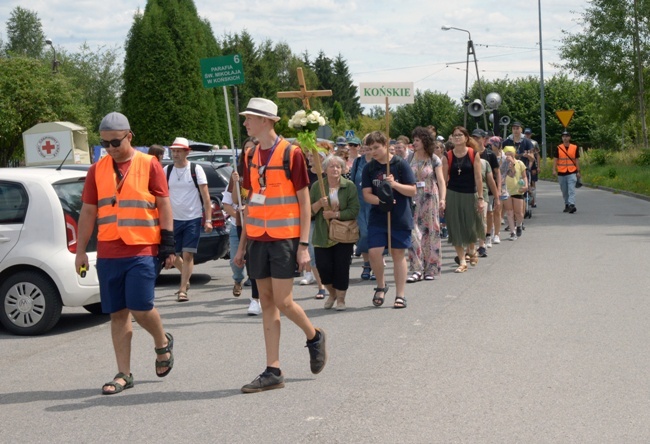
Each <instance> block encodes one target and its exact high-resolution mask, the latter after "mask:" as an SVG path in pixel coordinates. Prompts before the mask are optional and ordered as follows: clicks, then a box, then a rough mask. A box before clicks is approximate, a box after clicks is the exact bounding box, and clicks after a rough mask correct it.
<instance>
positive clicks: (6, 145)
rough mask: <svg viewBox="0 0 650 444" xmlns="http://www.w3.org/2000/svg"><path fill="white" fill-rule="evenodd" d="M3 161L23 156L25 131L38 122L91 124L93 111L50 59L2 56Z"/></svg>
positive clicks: (0, 113) (3, 163)
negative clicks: (23, 134)
mask: <svg viewBox="0 0 650 444" xmlns="http://www.w3.org/2000/svg"><path fill="white" fill-rule="evenodd" d="M0 73H2V74H1V75H0V165H1V166H6V165H7V162H8V161H9V160H12V159H20V158H22V157H23V142H22V133H23V132H24V131H26V130H28V129H29V128H31V127H32V126H34V125H36V124H37V123H41V122H53V121H69V122H73V123H76V124H78V125H81V126H85V127H87V128H90V126H89V125H90V122H91V121H90V111H89V109H88V107H87V106H85V105H84V104H83V101H82V99H81V97H80V96H79V92H78V90H77V88H75V87H74V86H73V85H72V84H71V83H70V82H69V81H68V79H67V78H66V77H64V76H60V75H53V74H52V71H51V68H50V65H49V63H46V62H43V61H41V60H37V59H32V58H26V57H11V58H0Z"/></svg>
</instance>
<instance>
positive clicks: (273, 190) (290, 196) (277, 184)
mask: <svg viewBox="0 0 650 444" xmlns="http://www.w3.org/2000/svg"><path fill="white" fill-rule="evenodd" d="M251 149H252V148H249V151H250V150H251ZM294 149H297V147H295V146H292V145H291V144H290V143H289V142H288V141H286V140H285V139H282V140H281V141H280V142H279V143H278V146H277V147H276V148H275V151H274V152H273V155H271V158H270V159H269V162H268V164H267V166H266V171H265V178H266V189H265V190H263V191H262V190H261V189H260V188H261V187H260V184H259V178H260V173H259V168H260V166H261V165H258V164H257V163H256V162H259V159H260V157H259V156H260V153H259V151H260V150H261V147H260V146H259V145H258V146H257V149H256V150H255V151H256V153H255V154H254V158H252V159H250V160H249V156H248V152H247V153H246V154H247V155H246V157H245V161H246V166H247V167H248V171H249V173H250V183H251V188H252V190H253V194H263V195H264V196H265V200H264V203H263V204H258V203H255V202H253V201H252V200H253V199H252V197H251V196H252V195H250V196H249V201H248V216H247V217H246V233H247V235H249V236H251V237H261V236H263V235H264V233H266V234H268V235H269V236H270V237H272V238H274V239H293V238H296V237H300V205H299V204H298V197H297V196H296V189H295V188H294V187H293V182H292V181H291V179H290V178H287V175H286V173H285V171H284V166H283V158H284V151H285V150H291V156H290V159H291V160H290V166H291V164H292V163H293V150H294ZM249 161H250V164H249Z"/></svg>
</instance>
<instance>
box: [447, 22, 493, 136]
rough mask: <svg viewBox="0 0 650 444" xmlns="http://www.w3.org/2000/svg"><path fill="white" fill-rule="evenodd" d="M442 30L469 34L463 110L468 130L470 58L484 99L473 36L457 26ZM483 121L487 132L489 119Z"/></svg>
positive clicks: (479, 90) (484, 118)
mask: <svg viewBox="0 0 650 444" xmlns="http://www.w3.org/2000/svg"><path fill="white" fill-rule="evenodd" d="M440 29H442V30H443V31H449V30H450V29H455V30H456V31H462V32H466V33H467V38H468V40H467V62H466V63H465V97H464V98H463V108H465V123H464V126H465V128H467V107H468V105H469V96H468V94H469V89H468V88H469V56H470V55H471V56H473V57H474V67H475V68H476V80H477V82H478V92H479V95H480V97H483V90H482V88H481V76H480V75H479V73H478V62H477V61H476V52H475V51H474V42H472V34H471V33H470V32H469V31H468V30H467V29H462V28H456V27H455V26H446V25H445V26H442V27H441V28H440ZM483 120H484V123H485V129H486V130H487V118H486V117H485V114H484V115H483Z"/></svg>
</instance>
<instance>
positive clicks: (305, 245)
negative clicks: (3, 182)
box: [298, 241, 309, 247]
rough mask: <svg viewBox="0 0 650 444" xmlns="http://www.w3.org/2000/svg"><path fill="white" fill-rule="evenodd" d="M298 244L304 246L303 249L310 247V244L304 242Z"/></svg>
mask: <svg viewBox="0 0 650 444" xmlns="http://www.w3.org/2000/svg"><path fill="white" fill-rule="evenodd" d="M298 244H299V245H302V246H303V247H308V246H309V242H302V241H301V242H298Z"/></svg>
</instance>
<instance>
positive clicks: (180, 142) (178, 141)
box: [169, 137, 190, 151]
mask: <svg viewBox="0 0 650 444" xmlns="http://www.w3.org/2000/svg"><path fill="white" fill-rule="evenodd" d="M169 148H183V149H185V150H188V151H189V149H190V144H189V143H188V141H187V139H186V138H185V137H177V138H175V139H174V143H172V145H171V146H170V147H169Z"/></svg>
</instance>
